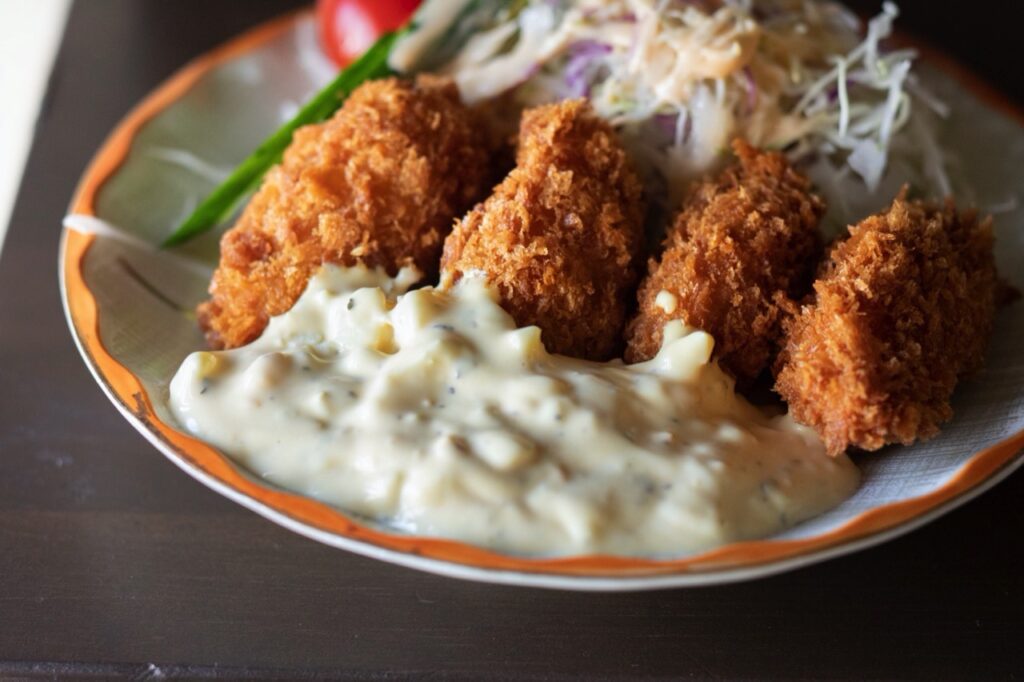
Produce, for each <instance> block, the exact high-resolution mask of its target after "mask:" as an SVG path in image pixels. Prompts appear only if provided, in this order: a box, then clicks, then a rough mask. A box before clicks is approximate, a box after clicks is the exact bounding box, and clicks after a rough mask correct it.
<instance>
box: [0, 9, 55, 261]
mask: <svg viewBox="0 0 1024 682" xmlns="http://www.w3.org/2000/svg"><path fill="white" fill-rule="evenodd" d="M70 5H71V0H0V93H3V105H2V106H0V249H2V248H3V241H4V235H5V234H6V232H7V226H8V223H9V221H10V217H11V209H12V208H13V204H14V197H15V195H16V194H17V192H18V185H19V184H20V182H21V173H22V170H23V169H24V167H25V157H26V156H27V155H28V150H29V145H30V144H31V143H32V134H33V128H34V127H35V122H36V117H37V116H38V115H39V105H40V104H41V103H42V99H43V94H44V92H45V90H46V81H47V79H48V78H49V76H50V69H51V68H52V67H53V59H54V57H55V56H56V54H57V46H58V44H59V43H60V38H61V34H62V33H63V30H64V22H65V20H66V19H67V13H68V8H69V7H70Z"/></svg>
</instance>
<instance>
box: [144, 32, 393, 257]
mask: <svg viewBox="0 0 1024 682" xmlns="http://www.w3.org/2000/svg"><path fill="white" fill-rule="evenodd" d="M401 33H402V31H399V32H392V33H387V34H385V35H383V36H381V37H380V38H379V39H378V40H377V42H376V43H374V44H373V46H372V47H370V49H369V50H367V51H366V52H365V53H364V54H363V56H362V57H360V58H359V59H357V60H356V61H354V62H352V64H350V65H349V66H348V67H347V68H345V69H344V70H342V72H341V73H340V74H338V77H337V78H335V79H334V80H333V81H331V83H330V84H328V85H327V87H325V88H324V89H323V90H321V91H320V92H318V93H317V94H316V96H315V97H313V99H311V100H310V101H309V103H308V104H306V106H304V107H302V109H300V110H299V113H297V114H296V115H295V116H294V117H293V118H292V119H291V120H290V121H288V122H287V123H285V124H284V125H283V126H281V127H280V128H278V129H277V131H276V132H274V134H273V135H271V136H270V137H269V138H267V139H266V140H265V141H264V142H263V144H261V145H260V146H259V147H257V148H256V151H254V152H253V153H252V154H250V155H249V157H248V158H246V159H245V161H243V162H242V163H241V164H240V165H239V166H238V167H237V168H235V170H234V171H233V172H232V173H231V175H229V176H228V178H227V180H225V181H224V182H222V183H221V184H220V185H219V186H218V187H217V188H216V189H215V190H213V192H211V193H210V195H209V196H207V197H206V199H204V200H203V201H202V203H200V204H199V206H198V207H196V210H195V211H193V212H192V215H190V216H189V217H188V218H187V219H186V220H185V222H183V223H182V224H181V225H180V226H179V227H178V229H176V230H175V231H174V233H173V234H172V235H171V236H170V237H168V238H167V239H166V240H165V241H164V243H163V246H165V247H167V246H176V245H178V244H181V243H183V242H185V241H188V240H189V239H191V238H193V237H195V236H196V235H199V234H202V233H203V232H206V231H207V230H209V229H210V228H211V227H213V226H214V225H216V224H218V223H219V222H221V221H222V220H224V219H225V218H226V217H227V216H229V215H230V214H231V211H232V210H233V209H234V207H235V206H237V205H238V202H239V201H240V200H241V199H242V198H243V197H244V196H245V195H246V194H248V193H249V191H251V190H252V189H254V188H255V187H256V185H257V184H258V183H259V182H260V180H261V179H262V178H263V174H264V173H266V172H267V170H269V169H270V167H271V166H273V165H274V164H275V163H277V162H278V161H280V160H281V156H282V154H284V150H285V148H286V147H287V146H288V145H289V144H290V143H291V141H292V133H294V132H295V130H296V129H297V128H300V127H302V126H304V125H307V124H310V123H319V122H321V121H325V120H327V119H328V118H329V117H330V116H331V114H333V113H334V112H335V111H337V110H338V108H339V107H340V106H341V104H342V102H344V101H345V98H346V97H348V96H349V94H351V92H352V91H353V90H355V89H356V88H357V87H359V86H360V85H362V84H363V83H364V82H365V81H368V80H372V79H375V78H384V77H386V76H390V75H392V71H391V69H390V68H389V67H388V54H389V53H390V52H391V46H392V45H394V43H395V41H396V40H397V39H398V37H399V36H400V35H401Z"/></svg>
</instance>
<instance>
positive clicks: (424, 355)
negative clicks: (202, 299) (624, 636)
mask: <svg viewBox="0 0 1024 682" xmlns="http://www.w3.org/2000/svg"><path fill="white" fill-rule="evenodd" d="M415 279H416V278H415V273H410V272H405V271H403V273H401V274H400V275H399V276H398V277H397V278H394V279H392V278H389V277H387V275H386V274H385V273H384V272H383V271H375V270H369V269H366V268H362V267H357V268H339V267H335V266H330V265H329V266H326V267H324V268H323V270H322V271H321V272H320V273H319V274H318V275H317V276H316V277H314V278H313V280H312V281H311V282H310V284H309V287H308V289H307V291H306V292H305V294H304V295H303V296H302V298H301V299H300V300H299V301H298V303H297V304H296V305H295V307H294V308H292V310H290V311H289V312H287V313H285V314H283V315H281V316H279V317H276V318H274V319H273V320H271V322H270V325H269V326H268V327H267V329H266V331H265V332H264V333H263V336H262V337H260V338H259V339H258V340H257V341H255V342H254V343H252V344H250V345H248V346H245V347H242V348H238V349H235V350H231V351H223V352H197V353H193V354H192V355H190V356H189V357H188V358H187V359H186V360H185V362H184V363H183V364H182V366H181V368H180V369H179V370H178V373H177V374H176V376H175V377H174V379H173V381H172V382H171V387H170V393H171V407H172V410H173V411H174V413H175V416H176V417H177V419H178V420H179V421H180V423H181V424H182V425H183V426H184V427H185V428H186V429H187V430H188V431H189V432H191V433H193V434H195V435H197V436H198V437H200V438H202V439H204V440H206V441H208V442H210V443H212V444H213V445H215V446H216V447H218V448H220V449H222V450H223V451H224V452H225V453H227V454H228V455H229V456H231V457H232V458H234V459H235V460H236V461H237V462H239V463H241V464H242V465H243V466H244V467H245V468H247V469H249V470H250V471H252V472H254V473H255V474H257V475H259V476H262V477H264V478H265V479H267V480H269V481H271V482H273V483H275V484H277V485H280V486H283V487H286V488H289V489H292V490H295V491H298V492H301V493H303V494H307V495H310V496H312V497H315V498H318V499H320V500H323V501H325V502H328V503H331V504H334V505H336V506H338V507H340V508H342V509H344V510H346V511H348V512H354V513H356V514H359V515H364V516H367V517H371V518H372V519H374V520H377V521H381V522H384V523H387V524H390V525H391V526H393V527H396V528H399V529H402V530H406V531H409V532H414V533H417V534H421V535H431V536H443V537H448V538H455V539H459V540H463V541H466V542H470V543H474V544H478V545H482V546H486V547H491V548H495V549H499V550H505V551H511V552H516V553H525V554H543V555H565V554H578V553H590V552H601V553H614V554H624V555H648V556H671V555H678V554H682V553H686V552H689V551H693V550H698V549H704V548H708V547H712V546H715V545H719V544H722V543H726V542H729V541H734V540H740V539H748V538H755V537H762V536H765V535H769V534H772V533H774V532H777V531H779V530H781V529H784V528H786V527H788V526H791V525H792V524H795V523H797V522H799V521H802V520H804V519H807V518H809V517H812V516H814V515H817V514H819V513H821V512H823V511H825V510H827V509H829V508H831V507H833V506H835V505H837V504H838V503H839V502H840V501H842V500H843V499H845V498H846V497H847V496H848V495H849V494H850V493H852V491H853V490H854V488H855V487H856V486H857V483H858V479H859V475H858V472H857V469H856V467H855V466H854V465H853V464H852V463H851V462H850V461H849V460H848V459H847V458H846V457H844V456H840V457H837V458H832V457H829V456H827V455H826V453H825V448H824V446H823V445H822V443H821V442H820V440H819V439H818V437H817V436H816V435H815V434H814V433H813V432H812V431H811V430H809V429H806V428H804V427H801V426H799V425H797V424H795V423H794V422H792V421H791V420H790V419H789V418H788V417H785V416H776V417H772V416H767V415H765V414H763V413H762V412H761V411H760V410H759V409H757V408H755V407H754V406H752V405H750V404H748V403H747V402H746V401H745V400H744V399H743V398H742V397H740V396H738V395H736V394H735V392H734V391H733V385H732V382H731V380H730V379H729V378H728V377H727V376H726V375H725V374H723V373H722V371H721V370H719V368H718V366H717V365H716V364H715V363H714V362H712V361H711V360H710V357H711V350H712V346H713V341H712V339H711V337H710V336H709V335H708V334H706V333H704V332H701V331H694V330H689V329H685V328H684V327H683V326H682V325H681V324H680V323H672V324H670V326H669V327H668V328H667V329H666V334H665V342H664V345H663V346H662V349H661V352H660V353H659V354H658V355H657V356H656V357H655V358H653V359H652V360H650V361H648V362H645V363H642V364H636V365H629V366H627V365H623V364H622V363H621V362H619V361H615V362H611V363H605V364H598V363H592V362H586V361H581V360H575V359H572V358H567V357H562V356H557V355H551V354H549V353H547V352H546V351H545V350H544V346H543V345H542V343H541V339H540V330H539V329H537V328H536V327H525V328H519V329H517V328H516V326H515V323H514V322H513V320H512V318H511V317H509V315H507V314H506V313H505V311H504V310H502V308H501V307H500V306H499V305H498V304H497V302H496V300H495V295H494V293H493V292H492V290H491V289H490V288H489V287H487V286H486V284H485V283H484V282H483V281H482V280H480V279H475V278H468V279H466V280H463V281H462V282H460V283H459V284H458V285H457V286H456V287H454V288H453V289H451V290H439V289H435V288H433V287H424V288H421V289H415V290H413V291H407V289H408V286H409V284H410V283H411V282H413V281H415Z"/></svg>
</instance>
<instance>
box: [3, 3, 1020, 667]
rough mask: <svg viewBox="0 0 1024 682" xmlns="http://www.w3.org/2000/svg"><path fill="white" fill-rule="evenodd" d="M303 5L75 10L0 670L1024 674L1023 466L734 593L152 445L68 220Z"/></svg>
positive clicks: (31, 223)
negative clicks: (129, 120) (273, 24)
mask: <svg viewBox="0 0 1024 682" xmlns="http://www.w3.org/2000/svg"><path fill="white" fill-rule="evenodd" d="M862 4H864V5H865V6H867V4H866V3H862ZM950 4H953V3H950ZM987 4H990V5H992V6H993V7H995V3H987ZM295 5H296V3H294V2H283V1H282V2H271V1H259V2H257V1H253V0H244V1H243V0H236V1H227V0H203V1H200V0H189V1H188V2H185V1H183V0H176V1H175V2H166V1H160V0H152V1H149V2H142V1H138V0H116V1H115V0H79V2H78V3H77V4H76V5H75V6H74V8H73V11H72V15H71V19H70V23H69V25H68V29H67V34H66V37H65V39H64V42H63V45H62V49H61V52H60V56H59V58H58V61H57V65H56V68H55V72H54V75H53V79H52V82H51V86H50V91H49V96H48V99H47V101H46V105H45V108H44V111H43V114H42V116H41V120H40V125H39V129H38V134H37V137H36V140H35V145H34V148H33V151H32V154H31V158H30V160H29V164H28V167H27V170H26V175H25V178H24V183H23V187H22V189H21V193H20V196H19V199H18V202H17V205H16V208H15V211H14V216H13V220H12V225H11V229H10V232H9V235H8V238H7V243H6V245H5V247H4V250H3V253H2V257H0V678H6V677H21V676H34V675H41V676H53V677H57V676H60V677H69V676H81V677H92V678H97V679H102V678H108V677H112V676H115V675H116V676H138V677H160V676H168V677H175V676H184V677H205V676H213V675H225V676H229V677H250V676H251V677H277V678H292V677H297V676H300V675H307V676H328V677H338V676H342V677H355V678H362V677H385V676H388V675H389V674H397V675H408V674H433V675H436V676H439V677H457V678H469V679H475V678H479V677H483V676H495V677H511V676H519V677H532V678H543V679H557V678H563V677H575V678H583V679H598V678H623V677H625V678H631V677H638V676H661V677H676V678H678V677H698V678H752V677H756V678H764V677H786V678H792V677H800V678H817V677H829V678H853V679H865V678H928V679H935V678H977V679H1018V678H1020V677H1022V676H1024V653H1022V649H1024V606H1022V603H1024V572H1022V569H1024V549H1022V537H1024V506H1022V504H1021V501H1022V500H1024V475H1022V474H1020V473H1018V474H1017V475H1015V476H1012V477H1011V478H1010V479H1009V480H1007V481H1006V482H1004V483H1003V484H1001V485H1000V486H998V487H997V488H996V489H994V490H992V491H991V492H989V493H987V494H986V495H984V496H982V497H981V498H980V499H978V500H976V501H974V502H972V503H970V504H968V505H966V506H965V507H963V508H961V509H960V510H958V511H955V512H953V513H951V514H949V515H948V516H946V517H944V518H942V519H940V520H938V521H936V522H935V523H932V524H930V525H928V526H927V527H925V528H923V529H921V530H919V531H916V532H914V533H912V534H911V535H909V536H907V537H904V538H902V539H899V540H896V541H893V542H890V543H888V544H886V545H884V546H882V547H879V548H875V549H872V550H869V551H864V552H861V553H858V554H856V555H853V556H849V557H845V558H841V559H837V560H833V561H829V562H827V563H824V564H821V565H817V566H814V567H811V568H806V569H802V570H798V571H794V572H791V573H788V574H785V575H781V576H777V577H773V578H768V579H763V580H758V581H754V582H749V583H744V584H736V585H730V586H723V587H716V588H706V589H689V590H675V591H664V592H654V593H640V594H610V595H600V594H577V593H569V592H555V591H542V590H528V589H518V588H510V587H495V586H490V585H482V584H474V583H468V582H461V581H456V580H451V579H446V578H440V577H434V576H430V575H426V574H421V573H418V572H414V571H411V570H408V569H403V568H397V567H393V566H389V565H386V564H382V563H378V562H375V561H371V560H369V559H364V558H360V557H357V556H353V555H350V554H347V553H345V552H341V551H338V550H334V549H330V548H327V547H324V546H321V545H318V544H316V543H314V542H312V541H309V540H306V539H303V538H301V537H299V536H297V535H294V534H291V533H289V532H287V531H285V530H283V529H281V528H278V527H277V526H275V525H273V524H271V523H269V522H267V521H264V520H263V519H261V518H259V517H258V516H256V515H255V514H252V513H250V512H248V511H246V510H244V509H242V508H241V507H239V506H237V505H235V504H233V503H231V502H228V501H227V500H225V499H223V498H221V497H219V496H217V495H216V494H214V493H213V492H210V491H209V490H207V489H206V488H204V487H202V486H201V485H199V484H198V483H196V482H195V481H193V480H192V479H191V478H189V477H188V476H186V475H185V474H184V473H182V472H180V471H179V470H178V469H177V468H175V467H174V466H173V465H172V464H170V463H169V462H168V461H166V460H165V459H164V458H163V457H162V456H161V455H160V454H159V453H158V452H157V451H156V450H154V449H153V448H152V447H150V446H149V445H148V444H147V443H146V442H145V441H144V440H143V438H142V437H141V436H140V435H138V434H137V433H136V432H135V431H134V430H132V428H131V427H130V426H129V425H128V424H127V423H126V422H125V421H124V420H123V419H122V418H121V417H120V416H119V415H118V413H117V412H116V410H115V409H114V408H113V406H112V405H110V403H109V402H108V400H107V399H106V398H105V397H104V396H103V394H102V393H101V392H100V389H99V388H98V387H97V386H96V385H95V384H94V382H93V381H92V379H91V377H90V376H89V374H88V372H87V371H86V369H85V366H84V365H83V363H82V361H81V360H80V358H79V356H78V353H77V351H76V350H75V348H74V346H73V344H72V341H71V338H70V336H69V334H68V332H67V329H66V327H65V324H64V318H63V313H62V311H61V307H60V301H59V299H58V293H57V275H56V258H57V239H58V234H59V230H60V222H61V217H62V214H63V211H64V208H65V206H66V205H67V202H68V199H69V197H70V195H71V192H72V189H73V187H74V185H75V183H76V180H77V178H78V176H79V174H80V173H81V172H82V169H83V168H84V166H85V165H86V163H87V161H88V159H89V157H90V155H91V154H92V153H93V151H94V150H95V149H96V148H97V147H98V145H99V144H100V143H101V142H102V140H103V138H104V136H105V135H106V133H107V132H108V131H109V130H110V129H111V128H112V127H113V126H114V125H115V124H116V122H117V121H118V119H119V118H120V117H121V116H122V115H123V114H124V113H125V112H126V111H127V110H128V109H129V108H130V106H131V105H132V104H133V103H134V102H136V101H137V100H138V99H139V98H140V97H142V96H143V95H144V94H145V93H146V92H147V91H149V90H150V89H151V88H153V87H154V86H155V85H156V84H157V83H159V82H160V81H161V80H162V79H163V78H165V77H166V76H168V75H170V74H171V73H172V72H173V71H174V70H175V69H176V68H178V67H179V66H181V65H182V64H183V63H184V62H185V61H187V60H188V59H189V58H190V57H192V56H194V55H196V54H199V53H201V52H203V51H204V50H207V49H208V48H210V47H213V46H214V45H216V44H217V43H219V42H221V41H222V40H224V39H226V38H228V37H230V36H232V35H234V34H236V33H237V32H238V31H239V30H241V29H243V28H246V27H248V26H251V25H253V24H255V23H258V22H259V21H261V20H263V19H266V18H268V17H270V16H273V15H275V14H278V13H280V12H282V11H284V10H287V9H289V8H290V7H292V6H295ZM943 5H944V4H942V3H927V4H926V3H921V4H920V5H914V6H910V5H908V6H906V7H905V9H906V11H907V13H908V15H909V16H908V17H907V19H908V21H907V23H908V24H909V25H911V26H912V27H915V28H917V30H918V32H919V33H922V34H925V35H926V36H931V37H933V39H934V40H935V42H941V43H943V44H944V45H948V46H949V47H950V50H951V51H952V52H954V53H956V54H960V55H963V56H967V57H971V58H973V59H974V62H975V65H976V66H979V67H980V68H982V69H985V68H990V69H991V75H992V76H993V77H995V78H997V79H999V83H1000V85H1002V86H1004V87H1005V88H1007V89H1009V90H1010V91H1011V94H1013V95H1014V96H1016V97H1017V98H1018V99H1020V94H1021V87H1020V86H1021V83H1020V75H1019V73H1012V72H1011V71H1013V70H1015V69H1017V63H1018V62H1019V60H1018V59H1011V60H1010V61H1009V62H1005V61H1004V62H1003V63H1002V68H1000V64H999V62H998V60H997V59H996V58H995V57H994V56H992V55H991V54H990V52H991V50H989V51H986V52H985V54H981V56H980V58H979V55H978V54H975V51H974V46H975V45H981V44H998V43H999V40H1000V39H1004V40H1010V41H1012V36H1011V32H1012V30H1013V29H1011V28H1009V26H1010V25H1012V22H1010V23H1009V24H1004V25H1002V26H995V24H993V26H995V31H996V33H995V37H994V38H993V36H992V35H989V34H988V33H986V31H987V30H988V29H986V27H985V26H984V25H982V24H977V23H976V24H972V23H971V22H970V21H967V22H966V23H964V22H960V23H958V24H957V30H958V31H959V32H960V34H959V35H954V34H956V33H957V31H955V30H953V29H952V28H951V26H950V23H949V22H948V21H947V22H943V21H941V20H936V19H935V18H934V16H932V15H927V21H925V20H924V19H921V18H920V17H921V16H924V14H923V13H924V12H930V11H931V10H929V9H928V8H929V7H939V6H943ZM917 6H921V9H920V10H914V9H913V7H917ZM999 7H1002V5H999ZM915 17H917V18H918V19H917V22H916V23H915ZM958 21H959V19H958ZM972 21H973V20H972ZM996 23H998V22H996ZM929 26H931V27H932V28H931V29H929ZM936 27H937V28H936ZM972 31H973V32H972ZM1008 45H1009V47H1008V48H1006V49H1012V47H1014V44H1013V43H1012V42H1010V43H1009V44H1008ZM1004 54H1007V53H1006V52H1004ZM986 65H987V66H986ZM5 66H6V65H5ZM1011 67H1012V68H1011Z"/></svg>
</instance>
